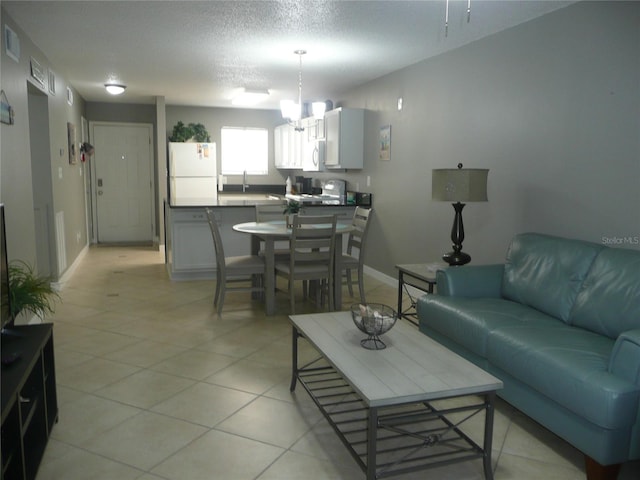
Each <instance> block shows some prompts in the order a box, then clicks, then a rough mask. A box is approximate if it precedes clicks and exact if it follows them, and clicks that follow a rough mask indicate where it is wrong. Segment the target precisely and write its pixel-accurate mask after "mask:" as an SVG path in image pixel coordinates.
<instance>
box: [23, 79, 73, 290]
mask: <svg viewBox="0 0 640 480" xmlns="http://www.w3.org/2000/svg"><path fill="white" fill-rule="evenodd" d="M27 99H28V100H27V103H28V109H29V145H30V148H31V185H32V189H33V213H34V215H33V217H34V222H35V232H36V271H37V272H38V275H42V276H44V277H51V278H55V279H57V278H58V275H60V273H61V272H62V271H63V270H64V269H65V268H66V264H63V265H56V264H57V263H58V260H57V259H58V255H59V256H60V259H61V260H62V259H64V258H66V256H65V255H64V252H56V249H55V248H54V247H55V246H56V234H55V229H54V228H53V226H54V224H55V223H54V219H53V184H52V177H51V175H52V173H51V156H50V151H49V145H51V142H50V140H49V99H48V97H47V95H46V94H44V93H42V92H41V91H40V90H39V89H38V88H37V87H34V86H33V85H31V83H29V82H27ZM60 247H61V248H64V245H60Z"/></svg>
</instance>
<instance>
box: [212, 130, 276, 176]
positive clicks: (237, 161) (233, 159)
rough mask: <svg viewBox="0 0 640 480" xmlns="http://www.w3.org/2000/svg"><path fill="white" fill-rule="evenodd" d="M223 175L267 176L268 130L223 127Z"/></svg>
mask: <svg viewBox="0 0 640 480" xmlns="http://www.w3.org/2000/svg"><path fill="white" fill-rule="evenodd" d="M221 141H222V145H221V152H222V159H221V162H220V163H221V166H222V168H221V169H222V174H223V175H242V173H243V172H245V171H246V172H247V173H249V174H251V175H267V174H268V173H269V135H268V132H267V129H266V128H242V127H240V128H237V127H222V132H221Z"/></svg>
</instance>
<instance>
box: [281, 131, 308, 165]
mask: <svg viewBox="0 0 640 480" xmlns="http://www.w3.org/2000/svg"><path fill="white" fill-rule="evenodd" d="M304 133H305V132H297V131H296V130H295V127H294V126H293V125H289V124H285V125H279V126H277V127H275V128H274V142H273V145H274V152H273V153H274V156H275V162H274V163H275V166H276V168H282V169H301V168H302V158H303V150H304V139H305V138H306V137H305V135H304Z"/></svg>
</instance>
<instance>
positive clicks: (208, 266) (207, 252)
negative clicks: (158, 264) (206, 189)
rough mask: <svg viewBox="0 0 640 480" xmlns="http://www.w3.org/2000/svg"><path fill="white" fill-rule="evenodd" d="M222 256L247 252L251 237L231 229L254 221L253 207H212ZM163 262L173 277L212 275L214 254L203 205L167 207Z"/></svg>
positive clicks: (211, 276) (195, 277)
mask: <svg viewBox="0 0 640 480" xmlns="http://www.w3.org/2000/svg"><path fill="white" fill-rule="evenodd" d="M214 212H215V215H216V218H217V219H218V222H219V225H220V235H221V236H222V243H223V245H224V249H225V252H224V253H225V256H227V257H230V256H235V255H248V254H249V252H250V248H251V239H250V236H249V235H247V234H244V233H238V232H235V231H233V226H234V225H235V224H237V223H243V222H252V221H254V220H255V209H254V208H253V207H218V208H214ZM165 222H166V223H165V225H166V229H167V232H166V243H165V252H166V264H167V271H168V272H169V277H170V278H171V279H172V280H198V279H211V278H215V274H216V255H215V249H214V248H213V237H212V236H211V230H210V228H209V223H208V221H207V215H206V213H205V210H204V208H197V207H194V208H169V207H167V209H166V219H165Z"/></svg>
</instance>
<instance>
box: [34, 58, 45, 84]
mask: <svg viewBox="0 0 640 480" xmlns="http://www.w3.org/2000/svg"><path fill="white" fill-rule="evenodd" d="M31 78H33V79H34V80H35V81H36V82H38V85H40V86H41V87H42V88H44V86H45V82H46V81H47V74H46V71H45V68H44V67H43V66H42V65H40V63H39V62H38V61H37V60H36V59H35V58H33V57H31Z"/></svg>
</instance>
